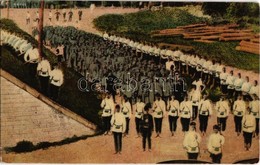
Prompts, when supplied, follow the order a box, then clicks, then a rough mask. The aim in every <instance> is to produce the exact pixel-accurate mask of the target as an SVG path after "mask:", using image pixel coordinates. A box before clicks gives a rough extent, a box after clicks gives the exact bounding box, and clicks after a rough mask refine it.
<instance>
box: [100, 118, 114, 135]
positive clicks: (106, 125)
mask: <svg viewBox="0 0 260 165" xmlns="http://www.w3.org/2000/svg"><path fill="white" fill-rule="evenodd" d="M111 117H112V116H106V117H105V116H104V117H102V120H103V130H104V131H110V128H111V125H110V120H111Z"/></svg>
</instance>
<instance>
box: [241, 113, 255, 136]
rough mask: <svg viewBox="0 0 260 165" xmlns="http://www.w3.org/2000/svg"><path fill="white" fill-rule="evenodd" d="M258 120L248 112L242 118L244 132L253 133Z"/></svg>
mask: <svg viewBox="0 0 260 165" xmlns="http://www.w3.org/2000/svg"><path fill="white" fill-rule="evenodd" d="M255 128H256V121H255V117H254V116H253V115H252V114H246V115H244V116H243V119H242V130H243V132H248V133H252V132H254V131H255Z"/></svg>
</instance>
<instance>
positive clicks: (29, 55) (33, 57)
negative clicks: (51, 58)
mask: <svg viewBox="0 0 260 165" xmlns="http://www.w3.org/2000/svg"><path fill="white" fill-rule="evenodd" d="M39 60H40V55H39V52H38V49H37V48H31V49H29V50H27V52H26V53H25V55H24V61H25V64H29V72H30V75H31V76H32V77H34V76H36V68H37V63H38V62H39Z"/></svg>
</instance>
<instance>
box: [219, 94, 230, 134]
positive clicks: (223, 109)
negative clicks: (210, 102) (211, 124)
mask: <svg viewBox="0 0 260 165" xmlns="http://www.w3.org/2000/svg"><path fill="white" fill-rule="evenodd" d="M216 112H217V122H218V125H219V126H220V130H221V131H225V130H226V123H227V118H228V115H229V113H230V107H229V103H228V100H227V99H226V97H225V95H222V96H221V98H220V100H219V101H218V102H217V103H216Z"/></svg>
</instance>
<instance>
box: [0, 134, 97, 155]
mask: <svg viewBox="0 0 260 165" xmlns="http://www.w3.org/2000/svg"><path fill="white" fill-rule="evenodd" d="M101 134H102V132H97V133H96V134H95V135H82V136H76V135H74V136H72V137H70V138H65V139H63V140H61V141H56V142H39V143H37V144H36V145H34V144H33V143H32V142H30V141H25V140H23V141H20V142H18V143H17V145H16V146H15V147H5V148H4V149H5V151H6V152H8V153H9V152H16V153H22V152H31V151H35V150H39V149H47V148H49V147H54V146H61V145H65V144H70V143H74V142H77V141H79V140H85V139H87V138H89V137H93V136H97V135H101Z"/></svg>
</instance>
